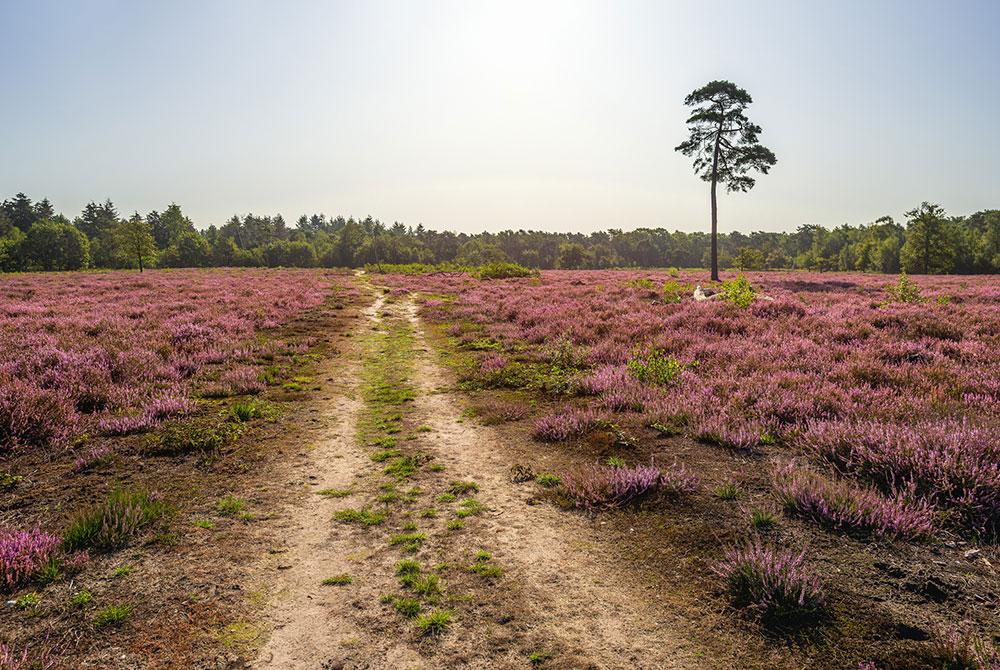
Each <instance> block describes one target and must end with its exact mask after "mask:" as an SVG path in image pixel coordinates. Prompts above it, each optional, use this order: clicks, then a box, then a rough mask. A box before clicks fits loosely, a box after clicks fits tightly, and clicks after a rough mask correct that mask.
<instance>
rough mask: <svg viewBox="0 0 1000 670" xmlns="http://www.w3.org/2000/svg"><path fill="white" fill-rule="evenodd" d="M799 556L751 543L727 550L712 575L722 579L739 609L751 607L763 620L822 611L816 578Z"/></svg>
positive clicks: (800, 553) (803, 555)
mask: <svg viewBox="0 0 1000 670" xmlns="http://www.w3.org/2000/svg"><path fill="white" fill-rule="evenodd" d="M805 555H806V552H805V551H804V550H803V551H801V552H799V553H794V552H789V551H785V550H782V549H778V548H775V547H769V546H767V545H765V544H763V543H762V542H761V541H760V540H753V541H751V542H749V543H748V544H746V545H745V546H743V547H739V548H734V549H730V550H729V551H727V552H726V557H725V559H724V560H722V561H720V562H719V563H718V564H717V565H716V566H715V572H716V574H718V575H719V576H720V577H722V579H724V580H725V581H726V583H727V585H728V587H729V593H730V595H731V596H732V597H733V600H734V602H735V604H736V605H737V606H739V607H750V608H752V609H754V610H756V611H757V612H759V613H760V614H761V615H762V616H765V617H784V616H788V615H791V614H796V613H803V612H810V611H815V610H818V609H820V608H822V607H823V603H824V598H823V591H822V588H821V587H820V582H819V578H818V577H816V576H815V575H814V574H812V573H811V572H809V571H808V570H807V569H806V567H805Z"/></svg>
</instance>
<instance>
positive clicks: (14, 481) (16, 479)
mask: <svg viewBox="0 0 1000 670" xmlns="http://www.w3.org/2000/svg"><path fill="white" fill-rule="evenodd" d="M23 481H24V476H22V475H15V474H11V473H10V472H6V471H5V472H0V491H12V490H13V489H14V488H15V487H17V485H18V484H20V483H21V482H23Z"/></svg>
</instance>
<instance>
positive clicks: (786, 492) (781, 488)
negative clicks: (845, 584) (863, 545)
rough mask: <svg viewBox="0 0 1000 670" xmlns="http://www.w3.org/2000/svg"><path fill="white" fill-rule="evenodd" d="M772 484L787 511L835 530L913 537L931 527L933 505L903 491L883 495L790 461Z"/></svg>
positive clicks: (926, 532) (925, 532)
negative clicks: (888, 496) (828, 476)
mask: <svg viewBox="0 0 1000 670" xmlns="http://www.w3.org/2000/svg"><path fill="white" fill-rule="evenodd" d="M774 488H775V491H777V493H778V495H779V496H780V497H781V498H782V500H783V502H784V504H785V509H786V510H788V511H789V512H790V513H792V514H796V515H798V516H801V517H803V518H807V519H812V520H814V521H816V522H818V523H820V524H822V525H824V526H827V527H829V528H834V529H837V530H844V531H847V532H853V533H860V534H865V535H878V536H893V537H902V538H916V537H921V536H926V535H929V534H930V533H931V531H932V530H933V528H934V508H933V507H931V506H930V505H928V504H927V503H926V502H920V501H917V500H913V499H912V497H910V496H907V495H906V494H905V492H899V493H896V494H895V495H894V496H893V497H891V498H886V497H885V496H883V495H882V494H881V493H879V492H877V491H874V490H872V489H866V488H860V487H857V486H854V485H852V484H850V483H848V482H844V481H835V480H831V479H827V478H825V477H823V476H821V475H819V474H818V473H815V472H811V471H809V470H805V469H801V468H796V467H795V466H793V465H789V466H788V467H785V468H783V469H782V470H780V471H779V472H778V474H777V476H776V477H775V481H774Z"/></svg>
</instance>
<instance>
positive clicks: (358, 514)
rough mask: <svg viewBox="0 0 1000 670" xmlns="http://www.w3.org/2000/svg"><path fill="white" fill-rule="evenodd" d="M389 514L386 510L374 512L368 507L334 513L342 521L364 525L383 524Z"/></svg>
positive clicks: (335, 517)
mask: <svg viewBox="0 0 1000 670" xmlns="http://www.w3.org/2000/svg"><path fill="white" fill-rule="evenodd" d="M387 516H388V515H387V514H386V513H385V512H372V511H371V510H367V509H361V510H357V509H350V508H348V509H342V510H340V511H339V512H337V513H335V514H334V515H333V518H334V519H335V520H337V521H340V522H341V523H357V524H360V525H362V526H378V525H381V524H382V523H383V522H384V521H385V519H386V517H387Z"/></svg>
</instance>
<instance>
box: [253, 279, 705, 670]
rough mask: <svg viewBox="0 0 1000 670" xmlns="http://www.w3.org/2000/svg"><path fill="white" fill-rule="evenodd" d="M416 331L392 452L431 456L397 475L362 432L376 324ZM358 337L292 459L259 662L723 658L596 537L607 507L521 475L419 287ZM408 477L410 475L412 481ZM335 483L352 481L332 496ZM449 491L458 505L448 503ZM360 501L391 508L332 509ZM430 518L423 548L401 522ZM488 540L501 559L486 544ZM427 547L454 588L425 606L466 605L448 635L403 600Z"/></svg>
mask: <svg viewBox="0 0 1000 670" xmlns="http://www.w3.org/2000/svg"><path fill="white" fill-rule="evenodd" d="M393 329H396V330H393ZM403 331H405V337H406V343H407V344H406V345H405V347H406V352H405V353H406V355H407V357H408V361H407V365H408V366H410V368H409V370H410V371H409V372H408V373H407V375H406V376H404V377H402V379H403V380H405V382H404V383H405V384H407V385H408V388H410V389H411V390H412V398H407V400H406V402H405V403H401V404H400V407H401V408H403V407H404V404H405V408H404V409H402V411H401V412H399V413H398V414H399V415H400V416H401V417H402V418H399V417H390V418H393V419H397V420H399V422H400V423H399V426H400V428H398V432H399V434H400V435H399V437H400V440H399V445H398V449H395V448H394V449H392V450H391V451H392V452H395V453H394V457H396V458H413V459H415V460H414V462H417V463H423V464H424V465H423V466H419V465H418V469H417V471H416V472H415V473H414V474H412V475H406V476H405V478H398V479H397V480H392V479H391V478H387V477H386V474H385V473H386V472H389V469H386V468H384V466H383V465H381V461H379V462H378V463H376V462H374V461H375V460H378V455H377V454H373V452H371V451H370V450H369V449H366V445H365V444H363V443H362V442H364V440H360V439H359V438H358V436H359V434H360V433H359V430H360V426H362V425H365V422H366V421H367V422H371V421H372V416H373V414H372V411H373V410H372V408H371V407H370V406H369V407H367V408H366V400H365V393H366V391H364V389H366V388H368V387H366V386H365V385H366V384H369V385H370V384H371V383H372V381H371V380H370V379H368V377H370V373H369V372H366V370H368V368H367V367H366V366H369V365H370V364H371V363H372V360H373V358H372V357H376V356H382V355H383V354H384V352H382V351H381V350H380V349H379V348H378V346H379V345H373V344H372V341H371V338H379V337H382V338H385V337H388V336H389V333H390V332H403ZM365 338H368V340H367V344H366V339H365ZM353 341H354V346H355V347H356V351H355V352H354V353H355V355H353V356H348V357H346V358H347V359H350V361H351V362H350V363H349V364H348V365H347V366H346V367H344V365H343V363H340V364H339V367H337V368H333V367H331V368H329V369H327V370H325V373H324V377H327V383H326V384H325V385H324V387H323V388H324V391H325V390H327V389H329V390H330V394H329V395H330V397H329V400H328V401H326V402H325V404H324V405H323V406H322V409H320V410H319V411H318V412H317V416H316V421H315V422H314V423H313V425H312V426H311V427H309V428H308V429H307V430H306V431H304V436H303V450H302V452H301V453H300V454H299V455H298V458H297V461H296V462H295V464H294V465H293V466H292V468H291V475H290V477H291V479H292V482H291V483H292V484H293V485H295V486H298V487H301V488H302V489H303V493H302V495H301V496H300V497H299V498H298V499H297V500H296V501H295V503H294V504H293V505H291V506H289V508H288V509H286V510H284V511H283V512H282V513H281V514H280V516H279V519H282V520H281V521H280V522H279V523H280V526H279V529H280V530H279V536H282V537H284V543H283V544H282V546H278V547H275V548H274V550H273V553H272V554H271V555H270V556H268V557H266V558H265V559H264V561H263V565H262V567H261V571H262V574H263V581H264V582H266V583H268V584H269V585H270V586H271V589H270V590H271V594H272V595H271V601H270V604H269V609H268V612H267V618H268V620H269V621H270V622H271V628H272V632H271V635H270V637H269V639H268V640H267V642H266V643H265V644H264V646H263V648H262V649H261V650H260V653H259V655H258V658H257V662H256V664H255V665H254V667H256V668H275V669H277V668H281V669H282V670H285V669H288V670H293V669H296V668H303V669H305V668H310V669H312V668H315V669H323V670H333V669H336V668H525V667H532V666H541V667H549V668H664V669H669V668H685V669H689V668H700V667H710V666H709V665H705V664H704V661H700V660H699V659H698V658H697V655H696V651H697V646H696V645H694V644H691V643H689V642H688V641H686V640H685V639H684V638H683V636H682V635H681V634H679V633H678V632H677V631H678V630H681V628H680V627H679V626H678V625H677V623H678V622H672V621H670V619H669V618H668V614H667V613H666V612H664V609H665V608H664V607H663V606H662V605H660V604H658V603H657V602H655V600H654V594H653V592H652V590H650V589H649V588H645V587H644V586H643V585H642V584H639V583H630V582H629V579H628V577H627V575H628V574H629V571H628V570H622V569H621V566H620V565H617V564H616V559H615V557H614V556H613V555H611V554H610V553H609V552H607V551H606V550H605V549H603V548H602V547H601V546H600V545H598V544H597V543H595V542H592V541H590V540H589V539H588V538H590V537H592V536H593V531H592V529H591V528H590V525H591V523H592V522H591V521H589V520H587V519H586V518H584V517H582V516H579V515H575V514H569V513H566V512H564V511H561V510H558V509H555V508H553V507H552V506H550V505H548V504H544V503H543V504H532V503H533V500H532V498H533V497H534V494H535V493H536V492H537V491H535V490H533V488H532V487H533V485H532V484H530V483H529V484H522V485H518V484H514V483H512V481H511V480H510V474H509V471H510V467H511V465H512V464H513V462H512V458H511V455H510V452H509V451H508V446H509V445H505V444H504V442H503V437H502V435H501V434H500V433H499V432H498V431H495V430H493V429H491V428H488V427H484V426H480V425H477V424H475V423H473V422H472V421H469V420H465V419H463V417H462V410H461V406H460V403H459V402H458V398H457V396H455V395H453V394H452V392H450V391H449V390H448V389H449V388H450V387H451V386H452V383H453V382H452V380H451V379H450V378H449V375H448V373H447V372H446V371H445V370H444V369H442V368H441V367H440V365H439V364H438V363H437V359H436V356H435V355H434V354H433V352H432V351H431V349H430V347H429V345H428V342H427V339H426V337H425V334H424V332H423V330H422V324H421V323H420V320H419V319H418V318H417V312H416V307H415V305H414V303H413V301H412V299H406V300H403V301H398V302H397V301H394V300H385V299H384V297H383V296H379V298H378V299H377V300H376V301H375V303H374V304H373V305H372V306H370V307H369V308H368V309H367V310H366V312H365V315H364V319H363V320H362V321H361V322H360V323H359V325H358V327H357V328H356V331H355V337H354V338H353ZM379 341H381V340H379ZM366 375H367V377H366ZM366 412H367V413H366ZM380 413H382V414H385V415H386V416H389V414H393V413H394V412H389V411H387V410H386V409H385V408H382V407H379V408H376V411H375V414H374V416H375V417H376V419H377V418H378V417H379V416H380ZM418 424H419V426H418ZM391 444H392V445H394V446H395V445H396V444H397V441H396V439H395V436H392V439H391ZM367 446H368V447H370V446H371V445H370V444H369V445H367ZM387 458H388V457H387ZM429 464H434V466H435V467H430V466H429ZM456 480H457V481H464V482H474V483H475V484H476V485H478V492H476V493H470V494H468V495H475V499H474V500H476V501H478V503H479V504H481V505H482V510H483V511H482V512H475V513H474V514H473V515H469V517H468V518H466V517H465V516H464V515H463V514H462V513H461V511H462V503H468V502H469V500H468V499H466V500H463V501H457V497H456V496H455V495H452V494H450V493H449V492H450V491H453V490H454V482H455V481H456ZM403 486H409V487H410V488H409V489H408V491H406V492H405V494H404V492H403V491H402V487H403ZM324 489H335V490H338V491H339V492H340V493H341V494H343V493H345V492H350V493H349V495H343V497H340V496H339V495H338V496H337V497H334V496H330V495H319V494H318V492H319V491H322V490H324ZM463 495H464V494H463ZM388 501H394V502H388ZM444 501H449V502H455V504H456V506H455V507H454V508H452V509H451V510H450V511H449V510H448V509H441V505H442V504H447V503H444ZM428 505H431V507H428ZM419 507H423V509H418V508H419ZM358 508H361V509H363V510H374V511H376V512H378V513H384V515H385V521H384V523H383V521H378V523H375V524H371V525H370V526H367V527H366V526H365V525H364V524H343V523H336V522H335V521H333V520H332V519H331V517H332V516H333V515H334V514H335V513H336V512H337V510H342V511H343V510H348V509H358ZM448 515H454V517H453V518H451V519H450V520H449V519H447V518H445V517H446V516H448ZM418 522H419V528H418ZM417 530H419V531H420V533H419V535H421V536H422V537H421V539H420V540H419V541H418V542H416V544H415V546H413V547H410V548H409V549H406V548H405V547H404V548H402V549H401V548H400V546H397V545H399V542H397V539H398V538H399V534H398V533H399V532H403V533H404V534H405V533H407V532H416V531H417ZM393 533H397V534H396V535H393ZM477 550H478V554H475V555H480V554H485V555H487V556H492V558H486V559H479V558H475V559H474V558H472V556H473V552H475V551H477ZM401 551H403V552H407V551H409V552H411V553H400V552H401ZM411 556H412V559H411V560H413V561H416V562H420V564H421V566H422V568H421V570H424V571H425V572H422V573H421V574H430V572H435V574H437V575H440V576H441V578H442V581H441V584H442V588H441V590H440V591H437V592H435V593H432V594H431V595H429V596H426V597H424V596H421V598H422V601H421V605H420V607H422V608H423V609H422V610H421V611H422V612H424V613H427V612H431V611H433V612H448V613H449V614H454V616H455V620H454V621H453V623H452V624H451V625H450V627H449V628H448V629H447V632H446V633H444V634H443V635H441V636H439V637H434V636H427V635H422V634H420V633H419V632H418V628H419V626H414V625H413V623H412V622H413V621H416V622H417V623H418V624H419V621H420V620H419V618H417V619H411V620H409V621H408V620H407V619H406V618H404V617H402V616H400V615H399V613H398V612H397V611H396V610H398V611H399V612H401V611H402V610H401V609H400V607H399V604H398V603H400V602H405V598H404V597H405V596H408V595H409V594H408V592H407V591H406V586H405V585H404V586H403V587H402V588H403V590H402V592H400V589H401V586H400V584H401V583H402V580H397V563H398V561H399V560H400V559H402V558H409V557H411ZM478 560H486V561H488V562H489V563H490V565H495V566H497V573H498V575H499V574H501V573H502V577H499V576H494V577H495V578H484V577H483V576H482V575H480V574H479V573H475V574H470V573H473V572H475V571H473V570H471V568H472V567H473V566H474V565H475V563H474V561H478ZM470 562H472V565H470ZM430 566H433V568H431V567H430ZM334 575H350V576H351V580H350V583H349V584H346V585H342V586H324V585H322V584H321V582H322V581H323V580H324V579H326V578H328V577H331V576H334ZM397 581H399V582H400V583H397ZM394 592H395V595H394ZM414 602H415V601H414Z"/></svg>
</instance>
